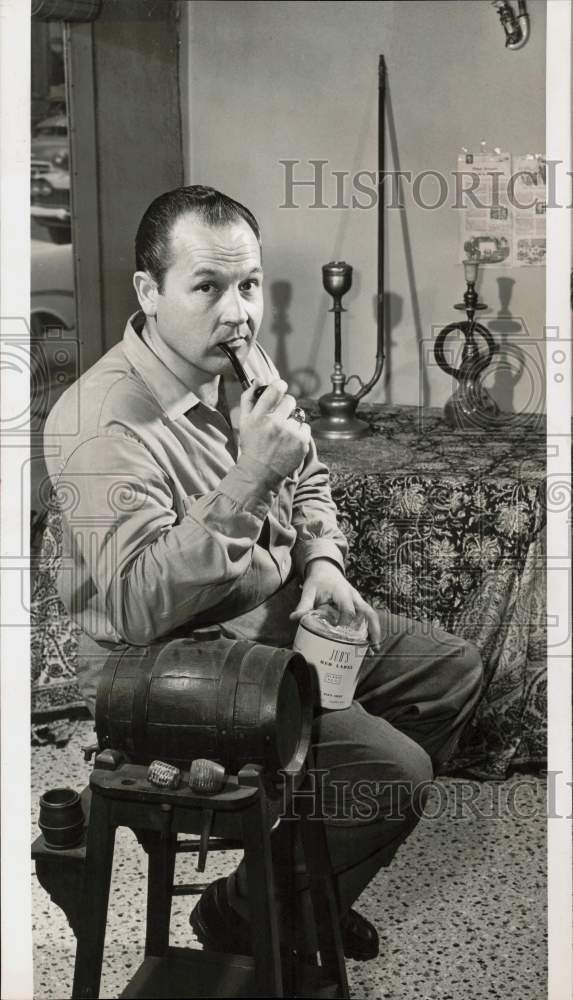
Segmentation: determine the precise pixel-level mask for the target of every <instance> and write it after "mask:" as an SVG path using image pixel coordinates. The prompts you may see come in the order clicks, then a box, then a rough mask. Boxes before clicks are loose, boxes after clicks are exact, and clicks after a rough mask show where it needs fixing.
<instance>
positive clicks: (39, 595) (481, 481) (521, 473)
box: [32, 403, 546, 778]
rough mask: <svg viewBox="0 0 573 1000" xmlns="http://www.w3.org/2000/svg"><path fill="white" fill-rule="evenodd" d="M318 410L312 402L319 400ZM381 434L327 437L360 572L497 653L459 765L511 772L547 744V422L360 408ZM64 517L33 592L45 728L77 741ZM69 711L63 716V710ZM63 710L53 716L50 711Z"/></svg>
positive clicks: (367, 591)
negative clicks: (69, 733) (452, 423)
mask: <svg viewBox="0 0 573 1000" xmlns="http://www.w3.org/2000/svg"><path fill="white" fill-rule="evenodd" d="M306 408H307V411H309V414H310V415H311V416H312V414H313V412H315V410H314V407H313V404H309V403H307V404H306ZM360 413H361V415H362V416H363V417H364V418H365V419H367V420H368V421H369V423H370V424H371V428H372V433H371V434H370V435H369V436H367V437H366V438H364V439H362V440H360V441H354V442H348V443H344V442H342V443H340V442H338V443H336V444H334V443H331V442H327V441H321V442H319V452H320V454H321V456H322V457H323V458H324V460H325V461H326V462H327V463H328V465H329V466H330V470H331V477H332V488H333V496H334V499H335V501H336V503H337V506H338V509H339V512H340V524H341V527H342V528H343V530H344V531H345V533H346V535H347V537H348V539H349V542H350V551H351V554H350V558H349V562H348V568H347V572H348V576H349V578H350V579H351V581H352V583H353V584H354V585H355V586H356V587H358V589H359V590H360V591H361V593H362V594H363V596H364V597H366V598H367V599H368V600H369V601H370V602H371V603H372V604H374V605H377V606H382V605H385V606H387V607H389V608H390V609H391V610H392V611H395V612H397V613H400V614H405V615H408V616H409V617H412V618H417V619H419V620H422V621H425V622H427V623H428V627H430V626H431V624H432V623H435V624H438V625H440V626H442V627H444V628H446V629H448V630H449V631H453V632H456V633H457V634H459V635H462V636H464V637H466V638H468V639H471V640H472V642H474V643H475V644H476V645H477V646H478V647H479V649H480V650H481V653H482V657H483V659H484V663H485V677H486V680H485V688H484V695H483V698H482V702H481V704H480V707H479V710H478V713H477V715H476V718H475V720H474V723H473V725H472V726H471V727H469V728H468V730H467V731H466V734H465V737H464V740H463V743H462V745H461V747H460V748H459V750H458V753H457V756H456V758H455V760H453V761H451V762H450V764H449V765H448V770H449V771H454V770H457V771H460V770H464V771H469V772H471V773H472V774H474V775H476V776H490V777H500V778H501V777H504V776H505V775H506V774H507V773H508V771H509V770H510V769H511V768H512V767H515V766H528V767H531V766H537V765H543V764H544V762H545V754H546V670H545V631H544V628H545V619H546V615H545V576H544V574H545V552H544V531H543V529H544V523H545V517H544V510H545V499H544V498H545V478H544V474H545V424H544V422H543V420H542V419H541V418H539V417H537V416H531V417H528V418H524V417H523V416H520V417H519V418H515V417H513V418H512V417H511V415H509V416H508V418H507V421H506V422H500V425H499V427H498V428H497V429H496V430H494V431H488V432H487V433H486V432H480V431H473V430H472V431H471V432H469V433H462V432H460V431H456V432H452V431H451V430H450V429H449V428H448V427H447V425H446V424H445V422H444V420H443V417H442V413H441V410H424V411H422V410H420V409H418V408H417V407H397V406H361V408H360ZM60 541H61V540H60V538H59V526H58V521H57V518H54V517H51V516H49V517H48V519H47V522H46V524H45V526H44V531H43V538H42V544H41V555H40V561H39V565H38V570H37V573H36V574H35V582H34V588H33V600H32V625H33V635H32V684H33V688H32V698H33V711H34V719H35V737H36V739H37V740H52V741H53V740H54V739H56V740H57V739H58V738H62V739H65V735H66V717H67V715H68V713H69V712H70V711H72V710H73V709H74V708H77V707H79V706H80V705H81V704H82V702H81V698H80V695H79V691H78V689H77V687H76V684H75V679H74V669H73V663H74V658H75V652H76V646H77V630H76V629H75V628H74V627H73V626H72V625H71V623H70V621H69V619H68V618H67V616H66V615H65V612H64V609H63V607H62V605H61V603H60V601H59V600H58V597H57V595H56V593H55V590H54V576H55V571H56V568H57V563H58V560H59V558H60V549H61V545H60ZM55 711H59V712H61V713H63V714H64V721H63V722H60V723H59V731H58V724H57V723H56V724H54V722H53V721H52V720H51V717H52V716H53V713H54V712H55ZM48 720H50V721H48Z"/></svg>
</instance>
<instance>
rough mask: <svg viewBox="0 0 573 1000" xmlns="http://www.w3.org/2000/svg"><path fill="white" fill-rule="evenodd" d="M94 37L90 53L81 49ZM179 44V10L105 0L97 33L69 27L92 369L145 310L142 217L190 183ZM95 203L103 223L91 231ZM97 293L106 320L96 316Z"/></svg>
mask: <svg viewBox="0 0 573 1000" xmlns="http://www.w3.org/2000/svg"><path fill="white" fill-rule="evenodd" d="M88 28H89V31H90V32H91V35H92V43H91V52H90V50H89V49H88V48H87V47H85V46H79V43H80V41H83V40H84V38H85V33H86V29H88ZM178 44H179V36H178V7H177V4H172V3H159V4H158V3H157V0H104V2H103V5H102V11H101V14H100V16H99V17H98V19H97V21H95V22H94V23H93V25H80V24H76V25H72V27H71V49H72V52H71V56H72V59H73V57H74V55H75V56H76V61H75V66H74V69H75V72H74V73H73V74H72V101H71V104H72V115H73V129H72V162H74V163H77V177H76V178H75V179H74V184H75V190H74V195H75V198H74V209H75V211H76V215H77V217H78V221H79V225H78V227H77V232H76V234H75V236H74V244H76V246H75V250H76V255H77V256H78V257H79V260H78V267H79V272H78V273H79V277H78V282H77V287H78V288H79V300H80V301H79V315H78V327H79V330H80V335H81V337H82V339H83V341H84V344H85V347H84V351H83V354H82V356H83V360H84V363H85V366H86V367H87V365H88V364H89V363H91V362H92V361H93V360H95V357H97V356H99V353H100V351H105V350H107V349H108V348H109V347H111V346H112V345H113V344H115V343H117V341H118V340H121V338H122V336H123V331H124V328H125V323H126V320H127V317H128V316H129V315H130V313H132V312H133V311H134V310H135V309H137V308H138V305H137V298H136V296H135V293H134V291H133V287H132V280H131V279H132V275H133V271H134V266H135V265H134V250H133V244H134V237H135V232H136V229H137V226H138V223H139V220H140V219H141V216H142V214H143V212H144V211H145V209H146V208H147V206H148V205H149V203H150V201H151V200H152V199H153V198H154V197H156V195H157V194H159V193H160V192H161V191H166V190H169V189H170V188H173V187H177V186H178V185H179V184H181V181H182V177H183V166H182V155H181V126H180V109H179V83H178V66H177V53H178ZM76 49H77V51H76ZM90 59H91V64H90ZM84 63H85V65H84ZM74 81H75V84H74ZM74 88H75V92H76V94H77V97H76V99H75V100H74ZM92 95H93V97H92ZM92 100H93V107H92ZM91 115H93V118H94V121H93V129H94V133H95V134H94V136H93V148H90V143H89V139H90V136H89V134H88V119H89V117H90V116H91ZM74 153H75V156H74ZM92 157H93V159H92ZM78 185H81V187H78ZM87 188H90V190H87ZM92 201H93V205H94V215H95V218H94V219H91V220H90V224H89V225H88V224H87V223H88V220H87V218H86V213H87V212H88V210H89V206H90V204H91V202H92ZM82 240H83V245H81V246H80V241H82ZM86 243H89V244H90V245H86ZM97 246H99V260H98V261H96V260H95V254H96V247H97ZM98 267H99V282H98V275H97V269H98ZM94 285H97V286H98V289H97V290H98V292H99V297H100V311H101V320H99V319H98V317H97V316H94V313H95V311H96V310H92V298H93V291H94V288H93V286H94ZM82 307H83V308H82ZM90 313H91V315H90ZM86 314H87V315H86ZM100 326H101V342H100V340H99V327H100ZM87 342H89V343H87Z"/></svg>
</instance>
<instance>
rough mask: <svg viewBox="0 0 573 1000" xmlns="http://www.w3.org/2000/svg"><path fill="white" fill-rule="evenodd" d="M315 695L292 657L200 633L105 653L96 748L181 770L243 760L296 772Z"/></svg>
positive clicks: (300, 661)
mask: <svg viewBox="0 0 573 1000" xmlns="http://www.w3.org/2000/svg"><path fill="white" fill-rule="evenodd" d="M313 701H314V677H313V671H312V668H310V667H309V666H308V664H307V662H306V660H305V659H304V657H302V656H301V655H300V654H299V653H294V652H293V651H292V650H290V649H276V648H274V647H272V646H263V645H261V644H260V643H255V642H249V641H247V640H242V639H241V640H237V639H226V638H224V637H222V636H220V634H219V632H218V630H214V631H213V630H203V632H202V633H201V632H196V633H194V634H193V635H192V636H190V637H189V638H182V639H172V640H168V641H166V642H163V643H155V644H153V645H151V646H146V647H134V646H131V647H127V648H126V649H125V650H122V651H121V652H118V653H114V654H112V655H111V656H110V657H109V659H108V661H107V663H106V664H105V666H104V670H103V673H102V677H101V680H100V684H99V687H98V693H97V700H96V716H95V719H96V731H97V737H98V743H99V746H100V749H104V748H107V747H111V748H113V749H114V750H122V751H123V752H124V753H125V754H126V755H127V756H128V758H129V759H130V760H131V761H133V762H135V763H142V764H147V763H149V762H150V761H152V760H155V759H160V760H164V761H167V762H169V763H173V764H176V765H177V766H178V767H180V768H189V766H190V764H191V761H192V760H195V759H196V758H197V757H207V758H209V759H210V760H214V761H217V762H219V763H221V764H223V765H224V766H225V768H226V769H227V771H228V772H229V773H231V774H233V773H236V772H237V771H239V770H240V768H241V767H243V766H244V765H245V764H260V765H262V766H263V768H264V770H265V772H266V773H267V774H273V773H276V772H277V771H280V770H289V771H298V770H300V768H301V767H302V765H303V763H304V761H305V758H306V755H307V752H308V748H309V744H310V733H311V726H312V716H313Z"/></svg>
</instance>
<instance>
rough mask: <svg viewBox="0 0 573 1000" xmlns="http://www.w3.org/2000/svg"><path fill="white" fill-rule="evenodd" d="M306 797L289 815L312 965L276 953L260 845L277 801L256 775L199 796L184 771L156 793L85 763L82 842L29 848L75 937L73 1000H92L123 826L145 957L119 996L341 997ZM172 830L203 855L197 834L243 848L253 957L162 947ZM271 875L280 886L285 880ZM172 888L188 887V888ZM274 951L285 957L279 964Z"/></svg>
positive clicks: (319, 835) (329, 899) (332, 906)
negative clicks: (141, 906)
mask: <svg viewBox="0 0 573 1000" xmlns="http://www.w3.org/2000/svg"><path fill="white" fill-rule="evenodd" d="M273 798H276V801H273ZM309 798H311V800H312V797H311V796H308V795H306V796H301V808H300V810H299V812H300V815H299V816H298V817H297V818H296V819H295V823H294V824H293V825H298V824H300V832H301V842H302V845H303V851H304V857H305V867H306V870H307V874H308V877H309V885H310V892H311V899H312V904H313V911H314V921H315V925H316V932H317V940H318V945H319V951H320V958H321V965H320V967H319V966H314V967H313V966H303V964H302V963H299V962H298V961H297V962H295V959H294V954H293V952H292V951H289V949H288V948H285V947H283V949H282V952H281V945H280V935H279V926H278V916H277V908H276V905H275V879H274V872H273V863H272V853H271V842H270V830H271V827H272V825H273V819H274V818H275V817H276V816H277V815H278V814H279V812H280V807H281V803H280V801H279V798H278V795H276V796H273V790H272V789H269V788H268V787H267V785H266V784H265V781H264V776H263V774H262V770H261V768H260V767H257V766H252V765H249V766H247V767H245V768H243V769H242V770H241V771H240V772H239V774H238V775H237V776H230V777H229V778H228V779H227V781H226V784H225V786H224V787H223V788H222V789H221V790H220V791H219V792H217V793H216V794H214V795H205V794H199V793H196V792H193V791H192V790H191V788H190V787H189V784H188V775H187V774H185V772H183V774H182V781H181V784H180V786H179V787H178V788H177V789H166V788H156V787H154V786H153V785H151V784H150V783H149V781H148V780H147V768H146V767H145V766H143V765H137V764H131V763H128V762H125V761H123V762H120V763H118V764H117V766H116V767H115V768H114V769H109V770H108V769H103V768H101V767H98V766H97V759H96V767H95V768H94V770H93V771H92V774H91V777H90V786H89V789H85V790H84V792H83V793H82V804H83V806H84V814H88V813H89V822H88V824H87V834H86V836H85V838H84V842H82V844H80V845H79V846H78V847H76V848H72V849H70V850H67V851H54V850H50V849H49V848H47V847H46V845H45V843H43V838H42V837H39V838H37V839H36V841H35V843H34V845H33V849H32V854H33V857H34V859H35V861H36V869H37V873H38V878H39V880H40V882H41V884H42V885H43V886H44V887H45V888H47V889H48V891H49V892H50V894H51V896H52V898H53V899H54V901H55V902H56V903H57V904H58V905H61V906H62V908H63V909H64V910H65V912H66V914H67V916H68V919H69V920H70V923H71V925H72V927H73V929H74V931H75V933H76V937H77V951H76V962H75V974H74V986H73V993H72V997H73V998H74V1000H96V998H97V997H98V996H99V987H100V979H101V969H102V962H103V950H104V939H105V930H106V923H107V908H108V901H109V891H110V882H111V871H112V864H113V853H114V842H115V830H116V829H117V827H119V826H127V827H129V828H130V829H132V830H133V832H134V833H135V834H136V836H137V838H138V840H139V841H140V843H141V844H142V846H143V847H144V848H145V850H146V852H147V854H148V885H147V924H146V940H145V957H144V960H143V963H142V964H141V965H140V967H139V968H138V969H137V971H136V972H135V974H134V975H133V976H132V978H131V980H130V982H129V983H128V984H127V985H126V986H125V988H124V990H123V992H122V993H121V994H120V995H121V996H122V997H150V998H152V997H153V998H165V1000H170V998H179V997H181V998H186V1000H189V998H193V997H242V996H251V997H252V996H261V997H262V996H266V997H284V996H308V997H313V996H316V997H323V996H324V997H342V998H344V997H348V996H349V993H348V983H347V979H346V969H345V964H344V954H343V949H342V941H341V937H340V926H339V919H338V907H337V904H336V895H335V888H334V881H333V878H332V871H331V868H330V862H329V859H328V850H327V845H326V837H325V834H324V828H323V824H322V821H321V820H317V819H316V811H315V812H313V813H312V816H313V818H312V821H311V820H310V813H311V812H312V810H313V808H315V807H316V803H314V804H313V803H312V801H311V802H310V803H309V802H307V800H308V799H309ZM90 800H91V801H90ZM318 814H319V815H320V812H319V813H318ZM178 834H193V835H200V836H201V839H202V849H204V853H205V852H206V849H207V837H211V838H212V837H216V838H219V837H222V838H227V839H228V841H229V843H230V842H232V843H233V845H234V846H236V847H241V848H242V849H243V850H244V861H245V865H246V874H247V886H248V898H249V913H250V922H251V926H252V927H253V928H254V933H253V940H252V945H253V957H249V956H236V955H230V954H217V953H214V952H209V951H203V950H200V949H198V948H172V947H170V946H169V923H170V915H171V899H172V896H173V895H174V894H175V893H176V892H177V886H175V887H174V885H173V880H174V872H175V858H176V854H177V852H178V842H177V837H178ZM180 846H182V845H180ZM54 855H57V857H54ZM200 857H201V852H200ZM291 860H292V859H291ZM293 863H294V862H293ZM198 867H199V868H200V870H201V866H200V865H199V866H198ZM54 872H57V874H58V876H59V882H60V885H59V886H56V885H55V883H56V881H58V880H57V879H56V878H55V877H54ZM46 873H48V874H46ZM66 875H67V879H66ZM48 876H49V877H48ZM282 878H283V882H282V884H284V872H282ZM291 881H292V880H291ZM64 885H65V888H62V887H63V886H64ZM179 888H180V890H187V891H188V887H179ZM285 954H287V955H289V956H290V958H291V959H292V961H290V960H289V961H288V963H287V965H288V968H285ZM285 977H286V978H285Z"/></svg>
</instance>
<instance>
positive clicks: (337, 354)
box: [334, 309, 342, 365]
mask: <svg viewBox="0 0 573 1000" xmlns="http://www.w3.org/2000/svg"><path fill="white" fill-rule="evenodd" d="M334 363H335V365H340V364H341V363H342V339H341V336H340V310H339V309H336V310H335V312H334Z"/></svg>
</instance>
